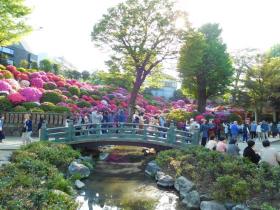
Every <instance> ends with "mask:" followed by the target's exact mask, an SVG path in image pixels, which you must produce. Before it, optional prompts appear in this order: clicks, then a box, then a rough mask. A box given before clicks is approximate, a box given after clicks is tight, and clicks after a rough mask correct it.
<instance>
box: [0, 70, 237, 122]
mask: <svg viewBox="0 0 280 210" xmlns="http://www.w3.org/2000/svg"><path fill="white" fill-rule="evenodd" d="M0 93H1V96H0V111H1V112H3V111H14V112H26V111H28V112H58V113H63V112H68V113H70V112H71V113H72V114H82V115H83V114H86V113H90V112H92V111H93V110H98V111H106V110H107V111H113V112H116V111H117V110H118V109H126V108H127V107H128V104H127V102H128V101H129V97H130V94H129V92H128V91H127V90H126V89H123V88H114V87H111V86H100V85H94V84H89V83H85V82H79V81H77V80H70V79H65V78H64V77H62V76H60V75H55V74H53V73H46V72H43V71H36V70H25V69H23V68H18V69H17V68H16V67H14V66H7V67H4V66H0ZM137 109H138V110H139V111H140V112H144V113H145V116H146V117H147V118H149V117H151V116H153V115H159V114H161V113H165V114H168V118H170V119H173V120H176V121H181V122H183V121H185V119H187V118H189V117H196V118H197V119H198V120H200V119H201V118H204V117H206V118H207V117H213V118H215V117H218V118H220V119H222V120H223V119H224V118H225V117H227V116H228V115H230V114H231V113H232V112H242V110H238V109H228V108H225V107H211V106H208V108H207V112H206V113H204V114H203V115H198V113H196V112H195V111H196V105H194V104H193V103H191V102H190V101H189V100H185V101H184V100H178V101H173V102H166V101H164V100H163V99H162V98H160V97H150V99H149V100H147V99H145V98H144V97H143V96H142V95H139V96H138V98H137Z"/></svg>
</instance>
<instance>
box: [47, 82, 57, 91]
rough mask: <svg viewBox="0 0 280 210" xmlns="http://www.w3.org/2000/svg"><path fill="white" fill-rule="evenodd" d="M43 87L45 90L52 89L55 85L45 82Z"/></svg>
mask: <svg viewBox="0 0 280 210" xmlns="http://www.w3.org/2000/svg"><path fill="white" fill-rule="evenodd" d="M44 89H45V90H54V89H56V85H55V84H53V83H45V84H44Z"/></svg>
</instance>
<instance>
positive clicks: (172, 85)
mask: <svg viewBox="0 0 280 210" xmlns="http://www.w3.org/2000/svg"><path fill="white" fill-rule="evenodd" d="M176 90H177V81H176V79H172V78H170V79H166V80H165V81H163V86H162V87H161V88H153V89H152V90H151V93H152V95H153V96H160V97H164V98H165V99H170V98H172V97H173V95H174V92H175V91H176Z"/></svg>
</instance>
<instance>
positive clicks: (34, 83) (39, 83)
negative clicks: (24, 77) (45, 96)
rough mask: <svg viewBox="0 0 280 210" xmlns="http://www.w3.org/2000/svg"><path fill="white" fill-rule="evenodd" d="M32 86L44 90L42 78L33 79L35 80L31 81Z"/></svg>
mask: <svg viewBox="0 0 280 210" xmlns="http://www.w3.org/2000/svg"><path fill="white" fill-rule="evenodd" d="M31 85H32V86H33V87H36V88H43V87H44V81H43V80H42V79H41V78H40V77H37V78H33V79H31Z"/></svg>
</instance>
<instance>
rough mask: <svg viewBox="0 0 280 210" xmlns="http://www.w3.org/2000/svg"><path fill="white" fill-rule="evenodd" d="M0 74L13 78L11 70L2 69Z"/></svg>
mask: <svg viewBox="0 0 280 210" xmlns="http://www.w3.org/2000/svg"><path fill="white" fill-rule="evenodd" d="M1 74H2V75H3V77H4V78H5V79H12V78H14V76H13V74H12V73H11V72H9V71H7V70H2V71H1Z"/></svg>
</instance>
